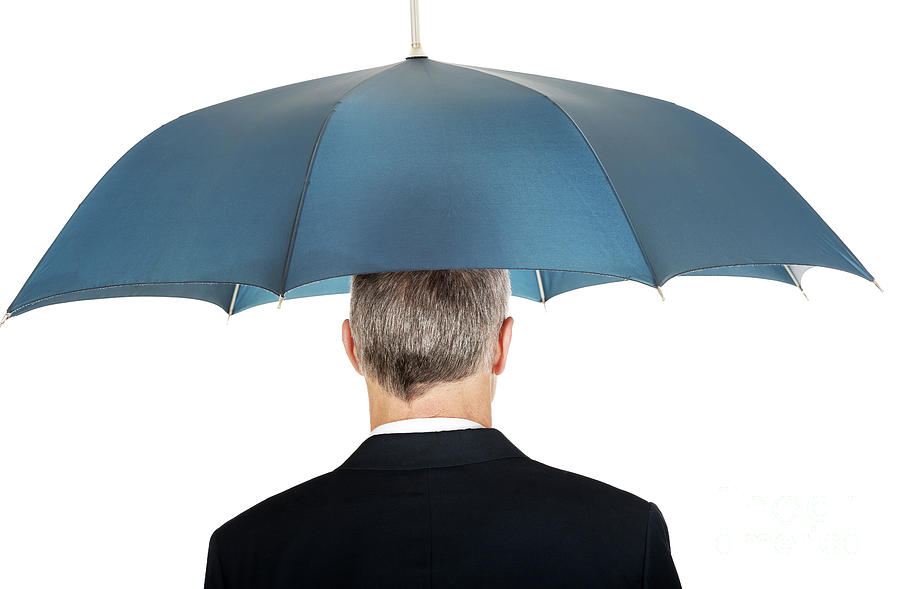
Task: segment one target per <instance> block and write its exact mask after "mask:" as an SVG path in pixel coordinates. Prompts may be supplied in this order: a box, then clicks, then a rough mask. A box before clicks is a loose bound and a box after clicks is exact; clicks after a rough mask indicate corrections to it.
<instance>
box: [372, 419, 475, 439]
mask: <svg viewBox="0 0 900 589" xmlns="http://www.w3.org/2000/svg"><path fill="white" fill-rule="evenodd" d="M483 427H484V426H483V425H481V424H480V423H476V422H474V421H471V420H468V419H463V418H461V417H415V418H413V419H401V420H399V421H390V422H388V423H382V424H381V425H379V426H378V427H376V428H375V429H373V430H372V431H371V432H369V436H370V437H371V436H376V435H378V434H410V433H420V432H445V431H449V430H454V429H477V428H483Z"/></svg>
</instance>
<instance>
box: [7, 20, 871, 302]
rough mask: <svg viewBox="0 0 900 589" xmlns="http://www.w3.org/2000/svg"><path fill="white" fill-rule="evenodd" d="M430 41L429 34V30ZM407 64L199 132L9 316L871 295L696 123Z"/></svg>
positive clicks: (222, 109) (128, 165) (199, 121)
mask: <svg viewBox="0 0 900 589" xmlns="http://www.w3.org/2000/svg"><path fill="white" fill-rule="evenodd" d="M414 24H415V23H414ZM415 35H416V31H415V28H414V48H413V55H412V56H411V57H410V58H407V59H405V60H403V61H401V62H399V63H395V64H391V65H387V66H383V67H376V68H372V69H367V70H361V71H355V72H350V73H345V74H340V75H336V76H330V77H326V78H320V79H317V80H311V81H306V82H301V83H297V84H293V85H289V86H283V87H280V88H275V89H271V90H267V91H264V92H260V93H257V94H252V95H249V96H245V97H242V98H237V99H235V100H230V101H227V102H223V103H221V104H217V105H214V106H210V107H208V108H204V109H201V110H197V111H195V112H191V113H188V114H186V115H183V116H181V117H179V118H177V119H175V120H174V121H171V122H169V123H167V124H165V125H163V126H162V127H160V128H159V129H157V130H156V131H154V132H152V133H151V134H150V135H148V136H147V137H145V138H144V139H143V140H142V141H140V142H139V143H138V144H137V145H135V146H134V147H132V148H131V149H130V150H129V151H128V152H127V153H126V154H125V155H124V156H122V158H121V159H120V160H119V161H118V162H116V164H115V165H114V166H113V167H112V168H111V169H110V170H109V171H108V172H107V173H106V175H105V176H104V177H103V178H102V179H101V180H100V181H99V183H97V185H96V186H95V187H94V189H93V190H91V192H90V193H89V194H88V195H87V197H86V198H85V200H84V201H83V202H82V203H81V205H80V206H79V207H78V209H77V210H76V211H75V213H74V214H73V215H72V217H71V219H70V220H69V222H68V223H67V224H66V226H65V227H64V228H63V229H62V231H61V232H60V234H59V236H58V237H57V238H56V240H55V241H54V242H53V244H52V245H51V246H50V249H49V250H48V251H47V253H46V254H45V255H44V257H43V259H41V261H40V262H39V263H38V265H37V267H36V268H35V270H34V272H33V273H32V275H31V277H30V278H29V279H28V280H27V281H26V283H25V285H24V286H23V288H22V290H21V291H20V292H19V294H18V296H16V298H15V300H14V301H13V302H12V304H11V305H10V306H9V309H8V314H7V317H8V316H13V315H19V314H21V313H24V312H26V311H30V310H32V309H37V308H39V307H42V306H45V305H50V304H55V303H62V302H68V301H75V300H83V299H96V298H107V297H122V296H148V295H149V296H171V297H187V298H192V299H200V300H204V301H209V302H211V303H214V304H216V305H218V306H219V307H221V308H222V309H223V310H225V311H226V312H227V313H228V314H229V315H231V314H232V313H238V312H240V311H243V310H245V309H249V308H251V307H254V306H257V305H260V304H263V303H267V302H275V301H278V304H279V305H280V304H281V301H282V300H283V299H284V298H288V299H291V298H299V297H306V296H313V295H322V294H332V293H341V292H347V291H348V287H349V277H350V276H351V275H353V274H359V273H367V272H381V271H397V270H423V269H440V268H508V269H510V273H511V279H512V288H513V295H515V296H519V297H524V298H527V299H532V300H536V301H546V300H548V299H550V298H552V297H554V296H556V295H558V294H560V293H563V292H567V291H570V290H573V289H576V288H581V287H585V286H590V285H596V284H605V283H609V282H616V281H622V280H633V281H636V282H640V283H643V284H646V285H649V286H651V287H656V288H658V287H660V286H661V285H663V284H665V283H666V281H668V280H670V279H671V278H673V277H675V276H681V275H723V276H748V277H756V278H766V279H770V280H776V281H780V282H785V283H788V284H794V285H796V286H797V287H800V277H801V275H802V273H803V271H804V270H805V269H807V268H809V267H811V266H823V267H828V268H835V269H838V270H844V271H846V272H850V273H852V274H856V275H857V276H861V277H863V278H865V279H867V280H872V281H874V280H873V277H872V275H871V274H870V273H869V272H868V271H867V270H866V269H865V268H864V267H863V265H862V264H861V263H860V261H859V260H858V259H857V258H856V256H854V255H853V253H852V252H851V251H850V250H849V249H848V248H847V246H845V245H844V243H843V242H842V241H841V240H840V239H839V238H838V236H837V235H835V233H834V232H833V231H832V230H831V229H830V228H829V227H828V225H826V224H825V222H824V221H823V220H822V219H821V218H820V217H819V215H817V214H816V212H815V211H814V210H813V209H812V208H811V207H810V205H809V204H808V203H807V202H806V201H805V200H804V199H803V198H802V197H801V196H800V195H799V194H798V193H797V191H796V190H794V188H793V187H792V186H791V185H790V184H789V183H788V182H787V181H786V180H785V179H784V178H783V177H782V176H781V175H780V174H779V173H778V172H777V171H776V170H775V169H774V168H772V167H771V166H770V165H769V164H768V163H766V162H765V161H764V160H763V159H762V158H761V157H760V156H759V155H757V154H756V153H755V152H754V151H753V150H752V149H750V148H749V147H748V146H747V145H746V144H744V143H743V142H742V141H740V140H739V139H738V138H737V137H735V136H734V135H732V134H731V133H729V132H728V131H727V130H725V129H724V128H722V127H720V126H719V125H717V124H715V123H713V122H712V121H710V120H709V119H706V118H704V117H702V116H700V115H699V114H697V113H695V112H692V111H690V110H687V109H685V108H682V107H680V106H677V105H675V104H672V103H670V102H666V101H663V100H658V99H654V98H649V97H646V96H641V95H638V94H632V93H629V92H623V91H619V90H613V89H610V88H603V87H599V86H593V85H589V84H582V83H578V82H572V81H567V80H560V79H556V78H548V77H543V76H537V75H531V74H524V73H515V72H509V71H501V70H495V69H488V68H482V67H470V66H461V65H453V64H448V63H442V62H440V61H434V60H431V59H428V58H427V57H425V56H424V55H423V54H422V52H421V49H420V46H419V45H418V43H417V38H416V36H415Z"/></svg>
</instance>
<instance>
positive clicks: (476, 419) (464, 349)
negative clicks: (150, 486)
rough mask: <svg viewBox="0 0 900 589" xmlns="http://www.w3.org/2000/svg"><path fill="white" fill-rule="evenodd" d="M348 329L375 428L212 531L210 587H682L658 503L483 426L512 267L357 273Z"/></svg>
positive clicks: (502, 355)
mask: <svg viewBox="0 0 900 589" xmlns="http://www.w3.org/2000/svg"><path fill="white" fill-rule="evenodd" d="M350 292H351V295H350V318H349V319H348V320H345V321H344V324H343V342H344V348H345V350H346V352H347V357H348V358H349V359H350V363H351V364H352V365H353V368H354V369H356V371H357V372H359V373H360V374H361V375H363V376H364V377H365V381H366V387H367V389H368V395H369V413H370V425H371V428H372V431H371V434H370V435H369V437H368V438H367V439H366V440H365V441H364V442H363V443H362V445H360V446H359V448H358V449H357V450H356V451H355V452H354V453H353V454H352V455H351V456H350V457H349V458H348V459H347V460H346V461H345V462H344V463H343V464H342V465H340V466H339V467H338V468H336V469H335V470H333V471H331V472H329V473H327V474H324V475H322V476H320V477H318V478H315V479H312V480H310V481H307V482H305V483H303V484H301V485H298V486H296V487H294V488H292V489H289V490H287V491H285V492H283V493H281V494H279V495H275V496H274V497H271V498H269V499H267V500H266V501H263V502H262V503H260V504H259V505H257V506H255V507H253V508H251V509H249V510H248V511H245V512H244V513H242V514H241V515H239V516H237V517H236V518H234V519H232V520H231V521H229V522H227V523H226V524H224V525H223V526H222V527H220V528H219V529H218V530H216V531H215V532H214V533H213V535H212V538H211V539H210V543H209V556H208V560H207V568H206V589H223V588H227V589H250V588H254V589H276V588H277V589H282V588H288V587H290V588H296V587H487V586H491V587H604V588H622V589H670V588H678V587H680V584H679V580H678V575H677V573H676V571H675V566H674V564H673V562H672V557H671V554H670V551H669V539H668V532H667V529H666V524H665V521H664V520H663V516H662V514H661V513H660V511H659V510H658V509H657V508H656V506H655V505H654V504H653V503H648V502H647V501H644V500H643V499H640V498H638V497H635V496H634V495H631V494H629V493H626V492H625V491H620V490H619V489H616V488H614V487H610V486H609V485H606V484H604V483H601V482H598V481H595V480H592V479H589V478H586V477H583V476H579V475H576V474H572V473H570V472H566V471H562V470H557V469H554V468H551V467H549V466H545V465H544V464H541V463H539V462H536V461H534V460H531V459H530V458H528V457H527V456H525V455H524V454H523V453H522V452H521V451H519V450H518V449H517V448H516V447H515V446H514V445H513V444H512V443H511V442H510V441H509V440H507V439H506V437H504V436H503V434H501V433H500V431H498V430H497V429H493V428H492V427H491V401H492V400H493V398H494V390H495V386H496V381H497V376H498V375H499V374H500V373H502V372H503V369H504V367H505V365H506V359H507V356H508V354H509V344H510V339H511V337H512V326H513V319H512V317H507V316H506V312H507V305H508V301H509V296H510V283H509V273H508V272H507V271H506V270H490V269H488V270H485V269H479V270H434V271H419V272H395V273H380V274H363V275H358V276H354V277H353V278H352V281H351V291H350Z"/></svg>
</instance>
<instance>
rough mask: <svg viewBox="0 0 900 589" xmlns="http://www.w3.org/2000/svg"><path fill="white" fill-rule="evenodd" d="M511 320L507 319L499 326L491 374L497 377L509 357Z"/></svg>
mask: <svg viewBox="0 0 900 589" xmlns="http://www.w3.org/2000/svg"><path fill="white" fill-rule="evenodd" d="M512 327H513V318H512V317H507V318H506V319H504V320H503V324H502V325H501V326H500V335H499V336H498V338H497V339H498V341H497V347H496V351H495V352H494V365H493V366H492V367H491V372H493V373H494V374H497V375H499V374H500V373H501V372H503V369H504V368H506V358H507V356H508V355H509V342H510V340H512Z"/></svg>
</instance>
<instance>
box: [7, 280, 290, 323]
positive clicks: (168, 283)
mask: <svg viewBox="0 0 900 589" xmlns="http://www.w3.org/2000/svg"><path fill="white" fill-rule="evenodd" d="M189 284H223V285H229V286H230V285H233V284H240V285H242V286H252V287H255V288H259V289H261V290H264V291H266V292H270V293H272V294H273V295H275V296H278V293H276V292H274V291H273V290H270V289H268V288H266V287H265V286H260V285H258V284H253V283H250V282H237V283H236V282H234V281H230V280H221V281H220V280H180V281H179V280H175V281H166V282H122V283H120V284H105V285H103V286H90V287H88V288H76V289H74V290H67V291H65V292H58V293H54V294H52V295H47V296H44V297H41V298H39V299H35V300H33V301H29V302H27V303H25V304H23V305H19V306H18V307H16V308H15V309H13V308H10V309H8V312H9V313H10V315H11V316H15V315H18V314H20V313H19V311H22V310H23V309H26V308H27V307H31V306H33V305H36V304H38V303H41V302H43V301H46V300H49V299H54V298H57V297H64V296H66V295H70V294H77V293H80V292H91V291H97V290H106V289H109V288H123V287H126V286H171V285H189ZM134 296H141V295H134ZM166 296H167V297H168V296H170V295H166ZM122 298H125V297H122ZM175 298H186V299H189V298H193V297H177V296H176V297H175ZM80 300H85V301H87V300H91V299H80ZM194 300H198V301H204V302H207V303H211V302H212V301H208V300H206V299H194ZM71 302H74V301H71ZM212 304H213V305H215V303H212ZM215 306H217V307H218V306H219V305H215ZM220 308H221V307H220Z"/></svg>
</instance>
